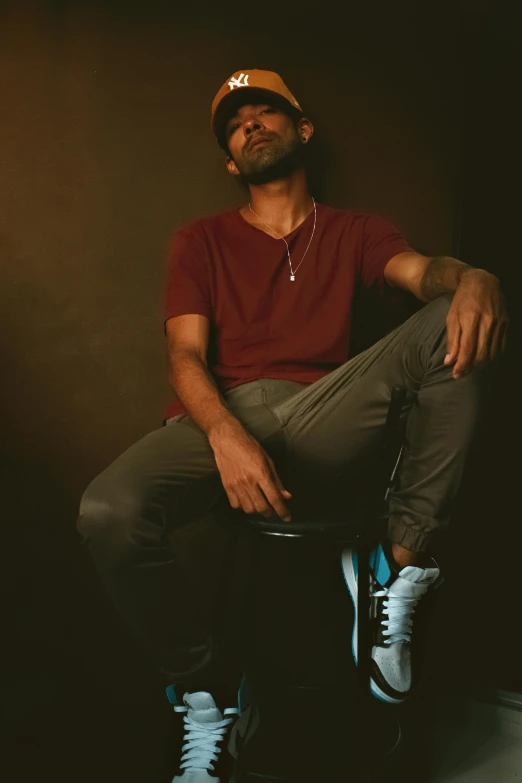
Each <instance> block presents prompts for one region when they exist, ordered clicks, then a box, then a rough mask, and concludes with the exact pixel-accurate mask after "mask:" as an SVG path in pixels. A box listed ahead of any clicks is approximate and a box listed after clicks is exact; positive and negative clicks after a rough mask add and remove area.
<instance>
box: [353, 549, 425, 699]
mask: <svg viewBox="0 0 522 783" xmlns="http://www.w3.org/2000/svg"><path fill="white" fill-rule="evenodd" d="M341 564H342V569H343V574H344V578H345V581H346V585H347V587H348V590H349V591H350V595H351V597H352V601H353V605H354V617H355V619H354V628H353V635H352V650H353V656H354V660H355V663H356V664H357V591H358V558H357V551H356V550H355V549H351V548H348V549H345V550H344V551H343V553H342V558H341ZM439 575H440V570H439V567H438V566H437V563H436V562H435V561H434V560H431V562H430V565H429V567H428V568H420V567H418V566H406V567H404V568H400V567H399V566H397V564H396V563H395V561H394V560H393V558H392V557H391V552H388V553H387V552H386V551H385V549H384V548H383V546H382V545H379V546H378V547H377V548H376V549H375V550H374V551H373V552H372V553H371V555H370V623H371V640H372V642H371V644H372V653H371V658H372V661H371V691H372V693H373V695H374V696H375V697H376V698H378V699H380V700H381V701H384V702H388V703H390V704H399V703H400V702H402V701H404V700H405V699H406V697H407V696H408V694H409V692H410V688H411V651H410V642H411V633H412V626H413V614H414V612H415V607H416V606H417V604H418V602H419V600H420V599H421V598H422V596H423V595H424V594H425V593H426V591H427V590H428V588H429V587H430V586H431V585H434V584H435V583H436V582H437V580H439Z"/></svg>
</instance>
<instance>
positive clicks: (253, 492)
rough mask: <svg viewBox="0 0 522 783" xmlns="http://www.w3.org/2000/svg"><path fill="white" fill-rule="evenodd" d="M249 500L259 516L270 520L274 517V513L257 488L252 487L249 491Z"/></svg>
mask: <svg viewBox="0 0 522 783" xmlns="http://www.w3.org/2000/svg"><path fill="white" fill-rule="evenodd" d="M249 494H250V499H251V501H252V503H253V506H254V509H255V511H256V513H257V514H261V515H262V516H264V517H267V518H268V519H270V518H271V517H275V516H276V512H275V511H274V509H273V508H272V506H271V505H270V503H269V502H268V500H267V499H266V497H265V496H264V494H263V493H262V492H261V490H260V489H259V487H252V488H251V489H250V493H249Z"/></svg>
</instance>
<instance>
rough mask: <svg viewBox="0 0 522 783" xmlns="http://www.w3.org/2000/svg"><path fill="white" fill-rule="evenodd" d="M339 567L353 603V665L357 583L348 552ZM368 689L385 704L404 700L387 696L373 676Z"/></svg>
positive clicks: (344, 554)
mask: <svg viewBox="0 0 522 783" xmlns="http://www.w3.org/2000/svg"><path fill="white" fill-rule="evenodd" d="M341 568H342V571H343V576H344V581H345V583H346V587H347V588H348V592H349V593H350V597H351V599H352V604H353V618H354V619H353V633H352V655H353V659H354V661H355V665H356V666H358V665H359V664H358V661H357V621H358V617H357V596H358V584H357V577H356V576H355V571H354V570H353V561H352V557H351V554H350V552H349V551H348V552H343V554H342V556H341ZM370 690H371V692H372V694H373V696H375V698H376V699H379V701H383V702H385V703H386V704H402V703H403V701H405V700H406V697H404V699H394V698H393V696H388V694H386V693H384V691H383V690H382V689H381V688H379V686H378V685H377V683H376V682H375V680H374V679H373V677H370Z"/></svg>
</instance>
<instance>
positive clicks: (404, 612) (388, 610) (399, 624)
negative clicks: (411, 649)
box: [370, 581, 420, 645]
mask: <svg viewBox="0 0 522 783" xmlns="http://www.w3.org/2000/svg"><path fill="white" fill-rule="evenodd" d="M377 584H378V583H377V582H376V581H372V584H371V588H370V596H371V598H382V599H383V601H382V608H381V613H382V614H383V615H385V616H387V618H388V619H384V617H383V618H381V621H380V623H381V625H382V626H384V629H386V630H384V629H382V630H381V633H382V635H383V636H384V637H385V639H384V644H386V645H390V644H396V643H397V642H398V643H399V644H409V643H410V641H411V631H412V627H413V615H414V614H415V607H416V606H417V603H418V602H419V599H420V596H417V597H414V598H408V597H406V596H403V595H394V594H393V585H391V587H382V588H381V589H380V590H376V589H375V587H376V585H377ZM379 587H380V585H379Z"/></svg>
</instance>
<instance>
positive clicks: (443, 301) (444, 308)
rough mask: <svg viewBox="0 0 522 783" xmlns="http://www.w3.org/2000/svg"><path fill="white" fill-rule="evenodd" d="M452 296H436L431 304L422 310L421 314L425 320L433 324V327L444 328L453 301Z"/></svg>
mask: <svg viewBox="0 0 522 783" xmlns="http://www.w3.org/2000/svg"><path fill="white" fill-rule="evenodd" d="M453 296H454V295H453V294H443V295H442V296H438V297H437V298H436V299H434V300H433V301H432V302H428V304H427V305H426V306H425V307H423V308H422V310H421V312H422V313H423V314H424V316H425V318H427V319H429V320H430V321H432V322H433V324H434V325H440V326H446V318H447V317H448V312H449V309H450V307H451V303H452V301H453Z"/></svg>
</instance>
